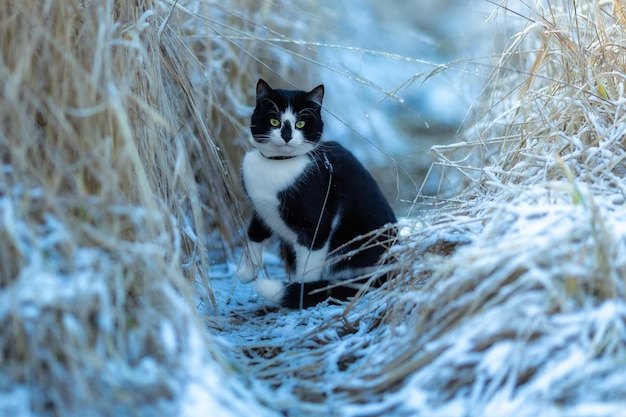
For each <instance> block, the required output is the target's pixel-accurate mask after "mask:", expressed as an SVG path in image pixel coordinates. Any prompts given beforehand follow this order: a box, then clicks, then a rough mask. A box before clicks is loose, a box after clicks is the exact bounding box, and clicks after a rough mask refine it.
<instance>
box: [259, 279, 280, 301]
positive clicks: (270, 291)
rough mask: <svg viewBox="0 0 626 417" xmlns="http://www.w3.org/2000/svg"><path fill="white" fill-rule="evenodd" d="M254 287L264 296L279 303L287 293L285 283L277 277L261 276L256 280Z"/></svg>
mask: <svg viewBox="0 0 626 417" xmlns="http://www.w3.org/2000/svg"><path fill="white" fill-rule="evenodd" d="M254 288H255V289H256V292H258V293H259V294H260V295H261V296H262V297H263V298H265V299H266V300H268V301H271V302H273V303H278V302H280V300H281V299H282V298H283V295H284V293H285V285H284V284H283V283H282V282H280V281H278V280H275V279H267V278H260V279H257V280H256V281H254Z"/></svg>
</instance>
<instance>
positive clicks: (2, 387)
mask: <svg viewBox="0 0 626 417" xmlns="http://www.w3.org/2000/svg"><path fill="white" fill-rule="evenodd" d="M231 3H232V4H227V5H221V6H218V5H217V4H213V3H205V2H169V1H156V0H155V1H152V0H145V1H142V0H137V1H130V0H124V1H112V0H107V1H97V2H91V1H87V2H84V1H73V0H70V1H62V2H59V1H52V0H50V1H43V2H42V1H35V0H32V1H22V0H19V1H18V0H15V1H14V0H8V1H7V2H5V3H4V4H3V6H2V8H0V44H1V46H0V83H1V84H2V89H1V90H0V154H1V159H2V166H1V169H0V265H1V266H0V271H1V275H0V298H1V301H0V306H1V307H0V323H1V326H2V329H3V331H2V335H1V336H0V352H1V353H2V359H1V360H0V367H1V370H2V371H1V372H0V373H1V374H2V375H1V377H0V398H1V399H2V401H0V403H1V404H2V405H0V409H1V410H3V411H2V413H4V412H7V413H13V412H14V411H15V410H14V409H11V408H10V406H7V405H5V404H14V407H16V409H21V410H30V411H31V412H32V413H33V415H155V414H157V415H174V414H176V409H177V401H178V400H179V396H180V395H181V392H183V391H182V388H183V387H184V386H185V385H186V384H187V383H188V378H189V375H188V373H189V372H190V371H195V369H191V368H193V367H194V366H195V367H196V368H197V363H195V362H194V360H200V361H207V362H206V363H208V366H209V368H207V369H213V370H214V372H215V374H216V375H221V374H224V375H230V374H232V369H231V364H229V363H228V361H227V360H226V359H225V358H224V356H223V355H222V350H221V349H218V347H217V346H216V345H215V343H214V342H213V341H212V339H208V340H207V341H206V342H207V343H205V344H204V345H203V346H201V347H199V346H197V345H196V346H194V345H193V343H191V341H192V340H195V339H199V338H200V339H204V337H205V336H204V335H203V333H204V331H203V330H201V328H200V326H199V324H198V322H197V320H196V317H195V312H194V308H193V302H192V300H191V295H190V294H189V291H188V289H189V288H190V286H189V284H188V278H189V277H191V278H193V279H194V280H195V277H196V275H197V274H198V272H200V274H201V276H203V277H204V278H207V272H208V263H209V261H208V259H207V246H208V242H211V240H209V239H214V240H213V242H216V243H215V244H216V246H218V247H219V246H221V247H222V249H223V251H224V253H225V255H224V256H226V255H228V251H229V248H230V245H231V244H232V243H234V242H236V241H237V240H238V238H239V237H238V230H239V227H238V225H239V223H238V221H239V217H240V216H239V214H238V213H239V207H238V205H237V204H236V201H238V200H237V198H236V196H235V191H234V190H235V189H236V187H235V185H234V184H235V183H236V182H237V181H238V174H237V169H236V168H234V167H233V166H232V165H233V164H232V162H231V161H233V160H238V159H239V156H238V155H235V153H239V154H240V153H241V152H242V150H243V147H242V146H241V144H242V143H243V141H242V140H241V137H242V131H243V126H244V124H245V121H244V120H245V119H247V115H245V117H244V115H243V114H238V113H237V111H236V110H237V109H239V108H241V103H243V102H245V101H247V100H246V99H245V98H246V97H247V94H248V91H249V89H250V88H251V87H250V86H252V85H253V83H252V81H251V79H250V78H248V77H251V75H250V74H255V73H257V72H258V71H257V69H258V68H259V67H261V66H262V64H261V62H260V60H258V59H251V55H249V52H250V51H251V50H253V49H252V48H249V49H246V48H245V47H243V48H242V47H239V46H237V45H235V43H232V42H229V41H228V39H227V38H226V37H220V36H218V33H219V31H220V30H222V26H220V25H218V23H217V22H222V23H223V22H226V26H224V27H225V28H229V27H230V29H231V30H233V31H234V30H242V31H243V32H241V33H248V31H252V32H254V30H252V29H251V28H253V26H254V25H255V24H254V23H252V22H255V21H258V22H262V20H259V19H258V17H259V16H260V15H262V11H260V10H256V7H255V6H251V5H248V4H247V3H244V2H231ZM188 7H197V8H198V9H197V10H190V9H189V8H188ZM225 13H226V14H230V17H229V18H227V19H224V18H222V17H220V18H219V19H213V18H212V15H214V14H225ZM229 19H230V20H229ZM224 30H225V29H224ZM248 43H252V41H251V40H249V41H248ZM246 60H247V61H246ZM261 72H262V71H261ZM233 98H235V100H234V99H233ZM236 99H238V100H239V101H237V100H236ZM239 113H242V112H241V111H240V112H239ZM225 115H228V117H225ZM233 115H234V116H233ZM220 242H221V243H220ZM205 285H206V286H207V290H208V292H207V293H208V294H209V297H210V296H211V293H210V288H209V283H208V281H205ZM198 358H199V359H198ZM191 363H194V364H195V365H191V368H190V364H191ZM211 367H213V368H211ZM234 385H235V386H236V385H237V383H234ZM232 389H233V390H236V387H235V388H232ZM233 392H234V391H233ZM20 393H24V394H23V395H22V394H20ZM130 393H132V394H130ZM18 394H20V395H18ZM214 395H215V398H224V400H223V401H224V402H225V403H228V402H229V401H231V400H230V399H226V398H230V397H229V395H232V394H231V389H224V390H223V391H219V390H218V391H217V392H215V393H214ZM11 397H14V398H19V399H20V400H15V401H9V402H7V401H8V400H7V401H4V400H5V399H8V398H11ZM250 401H252V400H250ZM18 403H19V405H17V404H18ZM1 407H9V408H7V409H5V408H1ZM22 407H23V408H22ZM24 412H26V411H24Z"/></svg>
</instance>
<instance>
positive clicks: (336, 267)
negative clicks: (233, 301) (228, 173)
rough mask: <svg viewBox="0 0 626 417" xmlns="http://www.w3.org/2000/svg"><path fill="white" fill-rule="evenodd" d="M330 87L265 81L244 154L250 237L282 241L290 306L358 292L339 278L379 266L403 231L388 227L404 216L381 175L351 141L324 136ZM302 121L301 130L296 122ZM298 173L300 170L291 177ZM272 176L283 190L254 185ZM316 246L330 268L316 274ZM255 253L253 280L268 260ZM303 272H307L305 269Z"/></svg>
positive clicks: (281, 297)
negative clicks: (283, 86) (307, 88)
mask: <svg viewBox="0 0 626 417" xmlns="http://www.w3.org/2000/svg"><path fill="white" fill-rule="evenodd" d="M323 94H324V89H323V86H318V87H317V88H316V89H314V90H312V91H311V92H304V91H294V90H274V89H272V88H271V87H269V85H268V84H267V83H265V81H263V80H259V83H258V85H257V102H256V108H255V110H254V113H253V115H252V119H251V132H252V143H253V145H254V146H255V149H253V150H251V151H250V152H249V154H248V155H246V159H245V160H244V168H243V169H244V175H243V177H244V188H245V190H246V193H247V194H248V196H249V197H250V200H251V202H252V205H253V216H252V220H251V221H250V225H249V227H248V237H249V239H250V241H251V242H252V245H254V244H255V243H257V244H261V243H262V242H264V241H266V240H267V239H269V238H270V237H271V236H272V235H274V234H276V235H278V237H279V239H280V240H281V247H282V254H283V258H284V260H285V264H286V266H287V269H288V272H289V273H290V276H291V279H292V282H291V283H289V284H287V285H286V286H285V287H284V288H282V289H280V287H278V288H279V289H278V290H277V291H278V294H277V297H276V298H278V299H277V300H276V301H278V302H279V303H280V304H281V305H282V306H284V307H289V308H298V307H300V306H302V307H308V306H311V305H315V304H317V303H319V302H321V301H324V300H325V299H327V298H328V297H333V298H336V299H341V300H345V299H347V298H348V297H351V296H354V295H355V294H356V293H357V291H358V289H359V286H358V285H352V284H347V285H336V281H338V280H342V279H350V278H354V277H356V276H358V275H359V274H360V273H363V272H367V270H368V268H369V269H371V267H374V266H376V265H377V263H378V262H379V260H380V258H381V255H382V254H383V253H384V252H385V250H386V248H387V247H388V246H389V245H390V243H391V241H392V240H393V237H394V235H395V229H394V228H393V227H387V228H385V229H382V228H383V227H384V226H389V225H390V224H392V223H395V222H396V218H395V215H394V213H393V211H392V209H391V207H390V206H389V203H388V202H387V200H386V199H385V197H384V195H383V193H382V192H381V190H380V188H379V187H378V185H377V184H376V181H375V180H374V179H373V177H372V176H371V175H370V174H369V172H368V171H367V170H366V169H365V168H364V167H363V165H361V163H360V162H359V161H358V160H357V159H356V158H355V157H354V156H353V155H352V153H351V152H350V151H348V150H347V149H346V148H344V147H343V146H341V145H340V144H338V143H336V142H327V141H321V137H322V131H323V122H322V117H321V103H322V98H323ZM271 119H275V120H274V121H273V122H274V123H276V120H280V122H281V123H280V126H272V123H271V121H270V120H271ZM302 122H304V126H301V128H300V129H298V128H296V127H295V126H300V125H301V124H302ZM294 124H295V126H294ZM272 130H274V133H272ZM278 132H280V135H278ZM281 140H282V141H283V142H284V143H281ZM281 170H284V171H281ZM291 172H294V173H295V174H294V175H296V176H295V177H293V178H290V177H289V175H291ZM263 176H266V178H267V181H265V180H264V179H262V177H263ZM272 181H275V182H276V184H279V185H276V186H271V185H268V186H267V187H268V190H269V189H273V188H272V187H276V195H275V196H264V195H263V193H262V191H261V190H257V189H254V190H251V189H250V187H257V188H263V187H265V186H266V184H269V183H272ZM273 205H275V206H276V207H275V208H272V207H270V206H273ZM277 217H280V219H277ZM378 229H381V231H379V232H375V231H377V230H378ZM290 231H291V232H290ZM257 248H258V246H257ZM309 249H311V250H312V251H313V252H312V253H314V254H316V255H315V260H314V261H313V262H312V265H310V266H312V267H316V266H317V267H323V270H321V269H319V268H318V271H313V272H311V273H309V272H308V269H307V268H303V266H302V265H303V262H307V260H310V259H309V258H310V257H311V256H310V254H309V253H308V250H309ZM259 250H260V249H259ZM326 250H327V252H326ZM259 253H260V252H258V251H257V253H256V255H255V256H256V257H257V258H260V256H258V255H259ZM301 258H306V259H301ZM250 259H251V258H250ZM250 259H246V260H244V262H248V263H249V264H248V265H249V266H247V267H248V268H249V270H245V272H244V275H247V276H246V279H248V280H249V279H252V278H254V276H256V273H257V272H258V268H259V267H260V260H259V262H257V263H255V262H254V261H251V260H250ZM322 260H323V264H322ZM244 267H246V266H245V265H244ZM298 271H300V272H302V271H306V272H303V273H300V276H298ZM301 280H305V281H310V280H312V281H311V282H304V284H301ZM257 289H258V287H257ZM318 290H319V291H318ZM312 291H313V293H312ZM260 292H261V293H263V291H260ZM301 301H302V304H301Z"/></svg>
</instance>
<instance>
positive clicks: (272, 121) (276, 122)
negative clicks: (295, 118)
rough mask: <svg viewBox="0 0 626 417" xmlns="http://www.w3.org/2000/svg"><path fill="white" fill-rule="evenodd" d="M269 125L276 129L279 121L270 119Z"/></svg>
mask: <svg viewBox="0 0 626 417" xmlns="http://www.w3.org/2000/svg"><path fill="white" fill-rule="evenodd" d="M270 124H271V125H272V126H274V127H278V126H280V120H278V119H274V118H272V119H270ZM296 125H297V123H296Z"/></svg>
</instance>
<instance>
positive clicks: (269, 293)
mask: <svg viewBox="0 0 626 417" xmlns="http://www.w3.org/2000/svg"><path fill="white" fill-rule="evenodd" d="M365 281H367V280H365ZM362 284H364V282H360V281H359V282H350V283H346V284H343V285H337V282H333V281H326V280H322V281H314V282H305V283H303V284H302V283H299V282H292V283H289V284H285V283H283V282H281V281H277V280H273V279H266V278H261V279H257V280H256V281H255V282H254V286H255V288H256V290H257V292H258V293H259V294H261V296H263V297H264V298H266V299H268V300H270V301H272V302H274V303H277V304H280V306H281V307H285V308H291V309H299V308H307V307H311V306H314V305H316V304H319V303H321V302H322V301H325V300H327V299H328V298H333V299H335V300H341V301H345V300H347V299H348V298H350V297H354V296H355V295H356V294H357V293H358V292H359V289H360V286H361V285H362Z"/></svg>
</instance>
